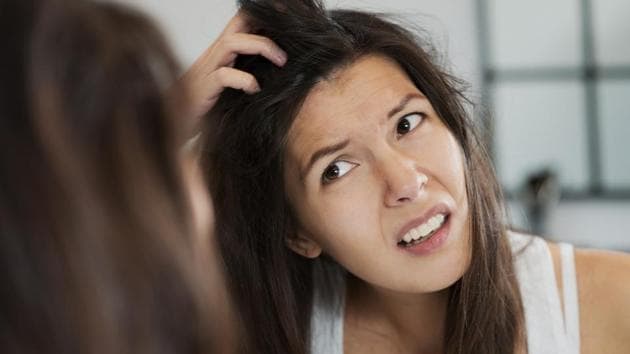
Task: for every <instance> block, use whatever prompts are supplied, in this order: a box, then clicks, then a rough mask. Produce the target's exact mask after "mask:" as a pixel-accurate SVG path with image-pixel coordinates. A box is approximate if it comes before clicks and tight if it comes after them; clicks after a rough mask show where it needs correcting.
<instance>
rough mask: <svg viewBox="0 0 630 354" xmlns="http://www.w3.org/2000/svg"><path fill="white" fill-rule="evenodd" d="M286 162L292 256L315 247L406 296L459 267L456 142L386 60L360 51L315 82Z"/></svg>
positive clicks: (463, 246) (462, 222) (453, 277)
mask: <svg viewBox="0 0 630 354" xmlns="http://www.w3.org/2000/svg"><path fill="white" fill-rule="evenodd" d="M286 161H287V162H286V170H285V180H286V184H287V185H286V187H287V193H288V197H289V200H290V203H291V206H292V208H293V210H294V211H295V213H296V216H297V218H298V221H299V236H298V239H297V240H290V241H289V245H290V247H291V248H293V249H294V250H296V251H297V252H299V253H300V252H302V251H301V250H304V249H307V248H309V247H310V249H315V252H311V253H310V254H309V256H316V255H317V254H318V252H317V251H318V250H319V249H320V248H321V250H322V251H323V252H325V253H326V254H328V255H330V256H331V257H332V258H334V259H335V260H336V261H337V262H338V263H339V264H341V265H342V266H343V267H344V268H346V269H347V270H348V271H350V272H351V273H353V274H354V275H355V276H357V277H359V278H361V279H363V280H364V281H366V282H368V283H370V284H372V285H374V286H377V287H381V288H385V289H389V290H394V291H401V292H410V293H425V292H432V291H437V290H441V289H444V288H446V287H448V286H450V285H451V284H453V283H454V282H455V281H457V280H458V279H459V278H460V277H461V276H462V275H463V273H464V272H465V270H466V269H467V268H468V265H469V263H470V253H471V252H470V249H471V247H470V231H469V211H468V201H467V197H466V186H465V177H464V165H463V157H462V151H461V148H460V146H459V144H458V143H457V141H456V140H455V138H454V137H453V135H452V134H451V133H450V131H449V130H448V129H447V127H446V126H445V125H444V124H443V123H442V121H441V120H440V117H438V116H437V114H436V113H435V111H434V110H433V107H432V106H431V103H430V102H429V101H428V100H427V99H426V98H425V97H424V95H423V94H422V92H420V91H419V90H418V89H417V88H416V87H415V85H414V84H413V83H412V82H411V81H410V80H409V78H408V77H407V75H406V74H405V73H404V72H403V71H402V70H401V69H400V67H399V66H398V65H397V64H395V63H394V62H393V61H390V60H388V59H385V58H384V57H381V56H365V57H363V58H361V59H359V60H358V61H356V62H354V63H353V64H352V65H350V66H348V67H344V68H343V69H341V70H339V71H338V72H336V73H335V74H334V75H333V76H332V78H330V79H327V80H324V81H322V82H320V83H319V84H318V85H317V86H316V87H315V88H314V89H313V90H312V91H311V93H310V94H309V95H308V97H307V98H306V101H305V103H304V105H303V107H302V109H301V110H300V112H299V114H298V116H297V117H296V120H295V121H294V123H293V125H292V127H291V129H290V131H289V144H288V149H287V156H286ZM302 253H303V252H302Z"/></svg>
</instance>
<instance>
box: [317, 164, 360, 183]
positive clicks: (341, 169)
mask: <svg viewBox="0 0 630 354" xmlns="http://www.w3.org/2000/svg"><path fill="white" fill-rule="evenodd" d="M355 166H356V164H354V163H351V162H348V161H335V162H333V163H332V164H330V165H329V166H328V167H326V170H324V173H323V174H322V182H323V183H324V184H326V183H330V182H332V181H334V180H336V179H337V178H339V177H342V176H343V175H345V174H346V173H348V172H350V170H352V169H353V168H354V167H355Z"/></svg>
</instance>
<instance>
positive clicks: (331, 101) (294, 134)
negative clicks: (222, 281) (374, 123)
mask: <svg viewBox="0 0 630 354" xmlns="http://www.w3.org/2000/svg"><path fill="white" fill-rule="evenodd" d="M411 93H418V94H422V93H421V92H420V91H419V90H418V89H417V88H416V87H415V85H414V84H413V83H412V82H411V80H410V79H409V77H408V76H407V75H406V74H405V73H404V71H403V70H402V69H401V68H400V66H398V64H397V63H395V62H394V61H392V60H391V59H388V58H385V57H383V56H377V55H369V56H365V57H362V58H360V59H358V60H357V61H355V62H354V63H352V64H351V65H349V66H346V67H343V68H341V69H339V70H338V71H337V72H334V73H333V74H332V75H330V77H329V78H327V79H325V80H323V81H321V82H320V83H318V84H317V85H316V86H315V87H314V88H313V90H312V91H311V92H310V93H309V95H308V96H307V97H306V100H305V101H304V104H303V105H302V108H301V109H300V111H299V112H298V115H297V117H296V119H295V121H294V122H293V126H292V127H291V130H290V132H289V141H296V140H298V141H300V144H298V145H304V144H305V143H308V142H309V141H313V140H321V139H326V140H336V139H342V138H348V136H347V133H348V129H351V126H352V124H354V123H360V121H361V120H362V119H365V118H368V117H379V118H382V120H386V119H387V114H388V112H389V111H390V110H391V109H392V108H394V107H395V106H396V105H398V104H399V102H400V100H401V98H403V97H404V96H405V95H408V94H411ZM340 128H341V129H340ZM343 128H347V129H343Z"/></svg>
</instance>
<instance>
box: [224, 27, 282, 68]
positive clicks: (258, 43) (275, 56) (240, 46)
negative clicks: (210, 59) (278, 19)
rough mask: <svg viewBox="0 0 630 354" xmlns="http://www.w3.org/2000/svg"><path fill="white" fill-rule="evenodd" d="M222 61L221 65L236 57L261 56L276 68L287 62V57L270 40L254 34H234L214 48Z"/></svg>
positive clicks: (226, 37)
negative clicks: (243, 55) (240, 55)
mask: <svg viewBox="0 0 630 354" xmlns="http://www.w3.org/2000/svg"><path fill="white" fill-rule="evenodd" d="M214 49H215V51H216V52H217V53H216V54H217V55H219V56H220V57H221V58H222V59H223V60H221V64H222V65H228V64H230V63H231V62H232V61H233V60H234V59H235V58H236V56H237V55H239V54H245V55H261V56H263V57H265V58H267V59H268V60H269V61H271V62H272V63H274V64H275V65H277V66H283V65H284V64H285V63H286V61H287V55H286V53H285V52H284V50H282V49H281V48H280V47H279V46H278V45H277V44H275V43H274V42H273V41H272V40H271V39H269V38H267V37H263V36H258V35H255V34H247V33H234V34H232V35H228V36H225V37H223V38H221V40H220V41H219V42H218V43H217V46H216V47H215V48H214Z"/></svg>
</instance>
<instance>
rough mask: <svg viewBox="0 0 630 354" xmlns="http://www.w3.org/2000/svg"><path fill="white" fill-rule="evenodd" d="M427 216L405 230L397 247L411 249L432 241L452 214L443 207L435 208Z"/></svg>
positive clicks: (413, 222) (415, 221)
mask: <svg viewBox="0 0 630 354" xmlns="http://www.w3.org/2000/svg"><path fill="white" fill-rule="evenodd" d="M426 215H427V216H425V217H422V218H420V219H416V220H414V221H412V222H411V223H409V224H408V225H407V226H406V227H404V228H403V231H402V232H401V233H400V234H399V235H402V236H399V239H398V242H397V246H398V247H401V248H411V247H414V246H416V245H419V244H421V243H424V242H426V241H428V240H429V239H431V237H433V236H434V235H435V234H436V233H438V232H439V231H440V230H441V229H442V228H443V227H444V225H446V224H447V222H448V220H449V217H450V213H449V212H448V210H445V208H443V207H438V208H433V209H431V210H430V211H429V212H428V213H427V214H426Z"/></svg>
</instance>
